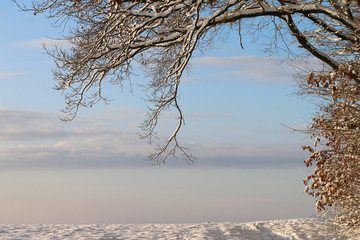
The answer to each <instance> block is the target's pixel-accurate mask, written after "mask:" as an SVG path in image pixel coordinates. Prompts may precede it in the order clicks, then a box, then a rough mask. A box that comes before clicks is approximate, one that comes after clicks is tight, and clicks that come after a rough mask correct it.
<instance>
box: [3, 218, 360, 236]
mask: <svg viewBox="0 0 360 240" xmlns="http://www.w3.org/2000/svg"><path fill="white" fill-rule="evenodd" d="M358 234H360V232H358ZM0 239H1V240H5V239H14V240H15V239H17V240H18V239H40V240H41V239H62V240H64V239H84V240H85V239H102V240H115V239H184V240H185V239H196V240H201V239H219V240H230V239H253V240H267V239H268V240H280V239H281V240H284V239H289V240H292V239H294V240H295V239H304V240H305V239H307V240H335V239H351V240H357V239H360V237H359V236H357V234H356V233H355V232H353V233H351V235H348V236H345V235H343V234H341V233H340V232H339V231H337V230H336V228H335V227H334V226H333V225H332V224H331V223H330V222H324V221H321V220H319V219H310V218H302V219H292V220H273V221H259V222H250V223H211V222H210V223H202V224H148V225H146V224H111V225H101V224H94V225H67V224H61V225H53V224H39V225H25V224H24V225H21V224H8V225H0Z"/></svg>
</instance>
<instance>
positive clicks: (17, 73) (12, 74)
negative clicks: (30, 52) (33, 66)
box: [0, 72, 26, 78]
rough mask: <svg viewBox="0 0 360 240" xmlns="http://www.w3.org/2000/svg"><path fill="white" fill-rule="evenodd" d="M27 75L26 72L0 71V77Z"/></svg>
mask: <svg viewBox="0 0 360 240" xmlns="http://www.w3.org/2000/svg"><path fill="white" fill-rule="evenodd" d="M22 75H26V73H25V72H0V77H3V78H9V77H16V76H22Z"/></svg>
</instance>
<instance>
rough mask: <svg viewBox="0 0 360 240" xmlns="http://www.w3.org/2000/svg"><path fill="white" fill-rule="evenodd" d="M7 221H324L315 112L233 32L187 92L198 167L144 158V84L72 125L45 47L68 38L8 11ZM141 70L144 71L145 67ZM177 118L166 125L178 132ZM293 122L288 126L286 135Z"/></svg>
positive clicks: (208, 56)
mask: <svg viewBox="0 0 360 240" xmlns="http://www.w3.org/2000/svg"><path fill="white" fill-rule="evenodd" d="M0 31H1V34H0V84H1V88H0V190H1V195H2V197H1V198H0V212H1V215H0V224H10V223H78V224H81V223H82V224H88V223H194V222H207V221H218V222H219V221H221V222H232V221H237V222H243V221H255V220H268V219H279V218H298V217H309V216H313V215H314V214H316V212H315V210H314V209H315V200H314V199H312V198H310V197H308V196H307V195H306V194H305V193H304V192H303V190H304V186H303V184H302V179H304V178H305V177H306V176H307V174H308V173H309V169H306V168H305V166H304V164H303V160H304V159H306V157H307V155H306V153H304V152H302V151H301V145H303V144H306V143H307V142H308V141H309V140H308V139H307V136H306V135H304V134H300V133H293V132H292V131H291V130H290V129H289V128H287V127H285V126H289V127H293V128H297V129H304V128H306V125H307V123H308V122H309V121H310V119H311V116H312V113H313V112H314V106H313V105H312V104H311V103H310V102H309V101H308V100H306V99H303V98H301V97H298V96H294V95H293V94H292V92H293V91H294V84H295V83H294V81H293V78H292V76H293V74H294V73H295V69H294V68H293V67H291V66H289V65H287V64H286V63H282V60H283V59H282V58H281V56H275V57H272V58H269V57H268V56H267V55H266V54H265V53H263V52H262V51H261V48H262V46H261V44H260V45H259V44H254V43H253V41H252V38H251V37H244V42H243V45H244V47H245V49H244V50H243V49H242V48H241V47H240V45H239V42H238V39H237V38H236V37H234V36H232V35H230V38H229V40H228V41H227V42H218V43H217V48H216V49H213V50H209V51H207V52H205V53H204V54H200V53H199V52H197V53H196V54H195V55H194V57H193V59H192V61H191V67H190V68H189V71H188V72H187V73H186V74H185V76H184V77H183V79H182V84H181V86H180V88H181V89H180V94H181V97H180V104H181V106H182V109H183V114H184V117H185V121H186V125H185V126H184V127H183V129H182V130H181V134H180V136H179V139H180V141H181V143H183V145H185V146H188V147H189V148H190V149H191V153H192V154H194V155H195V156H196V158H197V159H196V161H195V163H194V164H192V165H189V164H186V163H185V162H183V161H182V160H181V159H177V160H174V159H169V161H168V162H167V164H165V166H162V167H160V168H158V167H154V166H153V165H152V163H151V162H149V161H146V160H145V159H146V156H147V155H148V154H149V153H151V152H152V150H153V146H151V145H148V144H147V142H146V141H144V140H141V139H139V135H138V133H139V132H140V129H139V128H138V126H139V125H140V124H141V122H142V121H143V120H144V119H145V117H146V109H147V104H148V103H147V102H145V101H144V100H143V97H144V95H143V91H142V89H141V88H140V87H138V86H137V84H139V83H143V82H145V81H147V79H146V78H142V77H141V74H139V76H138V77H134V78H133V83H134V84H133V86H132V87H133V93H130V91H129V90H130V85H129V84H127V83H125V84H124V86H123V88H121V87H119V86H109V87H106V88H105V89H104V92H105V94H107V95H108V96H110V98H111V99H112V101H111V102H110V103H109V104H103V103H99V104H97V105H95V106H94V107H93V108H91V109H82V110H81V111H80V113H79V115H78V116H77V118H76V119H75V120H74V121H72V122H66V123H65V122H62V121H61V120H60V119H59V117H60V116H61V113H60V109H61V108H63V107H64V96H63V95H62V94H61V93H60V92H58V91H55V90H54V89H53V87H54V86H55V81H54V80H53V78H52V70H53V69H54V68H55V65H54V63H53V61H52V59H51V57H49V56H48V55H46V54H45V53H44V49H43V48H42V43H44V42H45V43H46V44H51V42H52V40H50V38H54V37H59V36H62V34H63V33H62V32H61V31H62V29H61V28H55V27H53V26H52V25H51V22H50V20H48V19H46V18H45V17H44V16H43V15H41V14H38V15H36V16H34V15H33V14H32V13H30V12H20V11H19V10H18V9H17V6H16V5H15V4H14V3H13V2H12V1H10V0H8V1H1V2H0ZM139 71H140V70H139ZM174 116H175V115H174V114H172V113H166V114H164V115H163V116H162V119H161V121H160V123H159V128H158V132H159V137H160V138H162V139H164V138H166V136H169V134H171V132H172V131H173V129H174V127H175V125H174ZM284 125H285V126H284Z"/></svg>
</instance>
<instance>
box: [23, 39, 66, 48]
mask: <svg viewBox="0 0 360 240" xmlns="http://www.w3.org/2000/svg"><path fill="white" fill-rule="evenodd" d="M16 45H18V46H22V47H31V48H42V47H43V46H46V47H51V46H60V47H64V48H68V47H70V46H71V44H70V43H69V42H68V41H67V40H60V39H51V38H40V39H34V40H29V41H25V42H18V43H16Z"/></svg>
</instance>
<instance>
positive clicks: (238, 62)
mask: <svg viewBox="0 0 360 240" xmlns="http://www.w3.org/2000/svg"><path fill="white" fill-rule="evenodd" d="M191 63H192V65H193V69H197V68H199V69H200V68H206V69H211V70H212V71H213V70H216V71H217V72H219V73H215V74H214V73H211V74H209V73H207V74H204V77H203V79H206V80H218V81H230V80H250V81H261V82H275V83H276V82H289V81H291V80H292V76H293V74H294V73H295V69H294V68H293V67H291V66H290V65H288V64H286V63H283V62H282V60H281V59H279V58H262V57H256V56H233V57H201V58H196V59H193V60H192V62H191ZM192 80H195V81H199V77H197V78H196V77H193V78H187V79H186V81H192Z"/></svg>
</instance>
